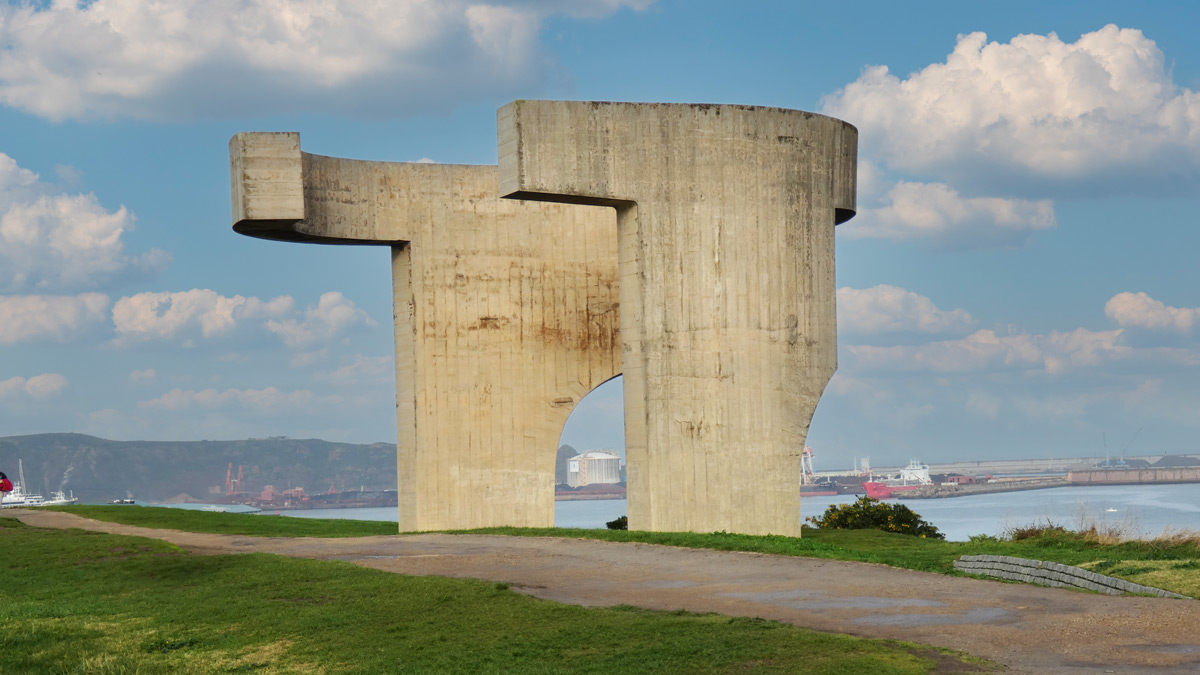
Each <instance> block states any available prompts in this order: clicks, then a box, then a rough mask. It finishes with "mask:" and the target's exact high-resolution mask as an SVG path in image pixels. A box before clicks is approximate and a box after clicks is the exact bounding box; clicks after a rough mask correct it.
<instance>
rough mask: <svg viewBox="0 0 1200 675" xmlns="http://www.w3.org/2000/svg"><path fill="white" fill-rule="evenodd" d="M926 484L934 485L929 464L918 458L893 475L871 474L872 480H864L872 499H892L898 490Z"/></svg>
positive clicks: (911, 488)
mask: <svg viewBox="0 0 1200 675" xmlns="http://www.w3.org/2000/svg"><path fill="white" fill-rule="evenodd" d="M926 485H933V479H932V478H930V477H929V465H927V464H922V463H920V462H918V461H917V460H915V459H914V460H910V461H909V463H908V466H906V467H904V468H903V469H901V470H900V473H899V474H897V475H893V476H874V475H872V476H871V480H867V481H863V484H862V486H863V488H865V489H866V491H867V496H868V497H870V498H871V499H891V498H892V496H893V494H895V493H897V492H908V491H910V490H916V489H918V488H922V487H925V486H926Z"/></svg>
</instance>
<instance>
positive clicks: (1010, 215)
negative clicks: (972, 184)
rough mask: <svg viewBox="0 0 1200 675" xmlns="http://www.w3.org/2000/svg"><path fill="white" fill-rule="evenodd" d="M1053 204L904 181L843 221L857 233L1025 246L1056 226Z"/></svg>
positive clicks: (887, 236) (899, 237)
mask: <svg viewBox="0 0 1200 675" xmlns="http://www.w3.org/2000/svg"><path fill="white" fill-rule="evenodd" d="M1055 222H1056V219H1055V216H1054V204H1053V202H1051V201H1050V200H1048V199H1043V200H1037V201H1030V200H1025V199H1005V198H1001V197H964V196H962V195H960V194H959V193H958V191H956V190H954V189H953V188H951V187H950V186H948V185H946V184H945V183H915V182H909V181H899V182H897V183H896V184H895V185H893V186H892V187H891V189H890V190H888V192H887V195H886V198H885V199H884V200H883V203H882V205H880V206H878V207H875V208H872V207H864V208H862V209H860V210H859V213H858V215H857V216H856V217H855V218H854V220H851V221H850V222H848V223H846V224H845V225H842V228H844V230H845V232H846V234H847V235H849V236H852V237H878V238H883V239H895V240H904V239H937V240H941V241H944V242H955V241H957V242H959V243H967V244H969V245H972V246H978V245H981V244H985V243H987V244H1001V245H1003V244H1020V243H1022V242H1024V240H1025V239H1026V238H1027V237H1028V236H1029V235H1030V234H1031V233H1033V232H1036V231H1038V230H1045V229H1048V228H1051V227H1054V225H1055Z"/></svg>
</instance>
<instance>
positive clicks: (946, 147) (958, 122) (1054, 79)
mask: <svg viewBox="0 0 1200 675" xmlns="http://www.w3.org/2000/svg"><path fill="white" fill-rule="evenodd" d="M823 112H825V113H828V114H831V115H835V116H837V117H841V118H844V119H846V120H848V121H850V122H853V123H855V124H857V125H858V126H859V129H860V130H861V131H862V141H863V146H862V147H863V150H864V154H866V155H868V156H870V157H872V158H874V159H876V160H879V161H883V162H884V163H885V164H886V165H887V166H888V167H889V169H892V170H903V171H909V172H916V173H921V174H933V175H940V176H943V177H945V178H946V179H947V180H949V181H950V182H951V183H952V184H954V185H955V186H956V187H959V188H961V187H962V185H961V184H960V183H959V182H956V181H960V182H961V183H962V184H967V183H969V184H972V185H974V186H976V187H980V186H984V185H987V186H990V187H989V189H991V190H993V191H995V187H996V185H997V184H998V183H1000V182H1004V181H1008V182H1009V183H1010V184H1011V185H1013V186H1016V187H1019V188H1020V189H1022V190H1025V191H1026V194H1037V193H1040V194H1047V190H1051V189H1053V187H1054V186H1056V185H1057V186H1059V187H1072V186H1073V187H1075V188H1081V187H1082V186H1084V184H1085V183H1087V182H1090V183H1091V184H1092V185H1093V186H1095V185H1100V184H1102V187H1101V188H1097V189H1105V190H1111V189H1114V188H1122V187H1124V188H1133V187H1136V186H1142V187H1147V186H1155V185H1156V184H1161V183H1163V182H1164V181H1167V182H1171V181H1173V182H1174V183H1175V185H1174V187H1175V188H1176V189H1181V188H1183V187H1186V186H1181V185H1180V184H1179V180H1180V176H1194V175H1195V172H1196V170H1197V168H1198V167H1200V95H1198V94H1197V93H1196V92H1193V91H1191V90H1189V89H1186V88H1182V87H1179V86H1177V85H1176V84H1174V82H1173V81H1172V79H1171V73H1170V71H1169V70H1168V68H1167V66H1166V59H1165V58H1164V56H1163V53H1162V51H1161V50H1159V48H1158V46H1157V45H1156V44H1155V42H1154V41H1153V40H1151V39H1149V38H1147V37H1146V36H1145V35H1143V34H1142V32H1141V31H1140V30H1137V29H1133V28H1118V27H1117V26H1113V25H1108V26H1105V27H1103V28H1101V29H1100V30H1097V31H1095V32H1092V33H1086V34H1084V35H1082V36H1080V38H1079V39H1078V40H1077V41H1075V42H1064V41H1063V40H1061V39H1060V38H1059V37H1058V36H1057V35H1055V34H1054V33H1050V34H1048V35H1018V36H1017V37H1014V38H1013V39H1012V40H1011V41H1010V42H1008V43H998V42H988V40H987V36H986V35H984V34H983V33H970V34H968V35H960V36H959V38H958V43H957V45H956V46H955V48H954V51H953V52H952V53H951V54H950V55H949V56H948V57H947V58H946V61H945V62H944V63H934V64H931V65H929V66H927V67H925V68H923V69H921V70H920V71H917V72H914V73H912V74H910V75H908V76H907V77H905V78H901V77H897V76H896V75H893V74H892V73H890V72H889V71H888V68H887V67H886V66H873V67H870V68H867V69H866V70H865V71H864V72H863V73H862V75H861V76H860V77H859V78H858V79H857V80H855V81H854V82H852V83H850V84H848V85H846V86H845V87H844V88H842V89H841V90H839V91H838V92H836V93H835V94H833V95H832V96H829V97H827V98H826V99H825V101H824V102H823ZM1189 180H1190V179H1189Z"/></svg>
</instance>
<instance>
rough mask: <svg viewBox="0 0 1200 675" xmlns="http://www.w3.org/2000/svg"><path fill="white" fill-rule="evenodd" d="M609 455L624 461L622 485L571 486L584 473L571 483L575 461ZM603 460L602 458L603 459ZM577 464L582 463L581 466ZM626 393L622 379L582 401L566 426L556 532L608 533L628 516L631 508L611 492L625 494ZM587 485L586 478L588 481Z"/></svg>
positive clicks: (560, 459)
mask: <svg viewBox="0 0 1200 675" xmlns="http://www.w3.org/2000/svg"><path fill="white" fill-rule="evenodd" d="M604 451H609V452H613V453H615V454H616V455H617V456H618V457H619V458H620V466H621V470H620V471H621V475H620V477H621V482H620V483H618V484H616V485H613V484H607V483H606V484H595V486H594V487H592V489H591V490H589V489H588V486H587V485H584V486H582V487H577V486H572V485H570V484H569V482H568V481H570V482H579V481H578V478H579V472H578V471H576V472H575V474H574V478H575V480H572V479H571V477H570V474H571V472H570V470H569V469H570V468H571V466H570V462H571V458H573V457H576V456H578V455H582V454H585V453H589V452H604ZM601 459H602V458H601ZM577 463H578V462H577ZM624 469H625V389H624V386H623V383H622V381H621V376H620V375H618V376H616V377H614V378H612V379H610V380H608V381H606V382H604V383H603V384H601V385H600V386H598V387H596V388H595V389H593V390H591V391H590V392H588V394H587V395H586V396H584V397H583V398H582V399H580V401H579V403H578V404H577V405H576V406H575V408H574V409H573V410H571V414H570V416H568V417H567V421H566V423H565V424H563V430H562V434H561V435H560V436H559V440H558V453H557V455H556V460H555V471H554V480H555V483H556V484H557V485H556V489H555V495H556V499H555V502H554V524H555V526H556V527H586V528H603V527H604V524H605V523H607V522H608V521H610V520H614V519H616V518H618V517H620V516H623V515H625V511H626V502H625V498H624V496H623V493H624V490H623V489H622V490H621V494H620V496H618V495H616V494H614V491H613V490H612V488H614V487H616V486H618V485H619V486H620V487H621V488H624V485H625V483H624V476H625V470H624ZM585 481H586V478H585Z"/></svg>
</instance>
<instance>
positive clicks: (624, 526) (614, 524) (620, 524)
mask: <svg viewBox="0 0 1200 675" xmlns="http://www.w3.org/2000/svg"><path fill="white" fill-rule="evenodd" d="M605 525H606V526H607V527H608V529H610V530H628V529H629V516H621V517H620V518H617V519H616V520H610V521H608V522H607V523H605Z"/></svg>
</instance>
